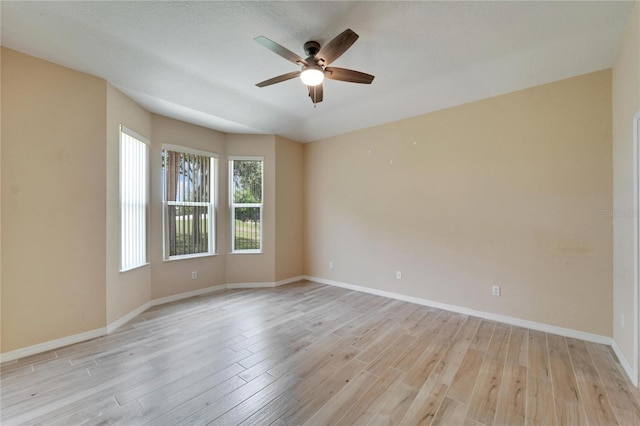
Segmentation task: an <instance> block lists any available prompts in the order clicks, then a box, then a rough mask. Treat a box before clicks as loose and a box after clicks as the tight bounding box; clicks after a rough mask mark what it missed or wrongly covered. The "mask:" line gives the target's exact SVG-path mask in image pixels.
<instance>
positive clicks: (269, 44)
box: [254, 36, 307, 65]
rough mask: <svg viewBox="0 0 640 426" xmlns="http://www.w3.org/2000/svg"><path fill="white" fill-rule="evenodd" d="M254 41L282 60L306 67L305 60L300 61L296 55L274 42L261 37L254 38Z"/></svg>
mask: <svg viewBox="0 0 640 426" xmlns="http://www.w3.org/2000/svg"><path fill="white" fill-rule="evenodd" d="M254 40H255V41H257V42H258V43H260V44H261V45H263V46H264V47H266V48H267V49H269V50H270V51H272V52H274V53H275V54H277V55H280V56H282V57H283V58H285V59H286V60H288V61H291V62H293V63H294V64H302V65H307V61H306V60H304V59H302V58H301V57H300V56H298V55H296V54H295V53H293V52H292V51H290V50H289V49H287V48H286V47H283V46H280V45H279V44H278V43H276V42H275V41H272V40H269V39H268V38H266V37H263V36H259V37H256V38H254Z"/></svg>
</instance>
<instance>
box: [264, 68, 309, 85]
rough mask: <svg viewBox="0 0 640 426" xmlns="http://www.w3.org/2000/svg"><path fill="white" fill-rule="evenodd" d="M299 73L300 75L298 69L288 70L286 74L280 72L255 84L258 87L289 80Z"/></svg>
mask: <svg viewBox="0 0 640 426" xmlns="http://www.w3.org/2000/svg"><path fill="white" fill-rule="evenodd" d="M299 75H300V71H292V72H288V73H286V74H282V75H279V76H277V77H273V78H270V79H269V80H265V81H261V82H260V83H258V84H256V86H258V87H265V86H270V85H272V84H276V83H280V82H282V81H287V80H291V79H292V78H296V77H297V76H299Z"/></svg>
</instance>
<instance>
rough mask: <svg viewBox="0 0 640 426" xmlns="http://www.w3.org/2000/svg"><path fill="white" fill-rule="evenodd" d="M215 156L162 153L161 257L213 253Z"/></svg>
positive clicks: (186, 151) (175, 149) (176, 151)
mask: <svg viewBox="0 0 640 426" xmlns="http://www.w3.org/2000/svg"><path fill="white" fill-rule="evenodd" d="M216 162H217V159H216V157H215V154H210V153H207V152H202V151H196V150H192V149H187V148H181V147H175V146H165V147H164V149H163V151H162V177H163V179H162V180H163V183H164V185H163V186H164V188H163V199H164V200H163V201H164V209H163V216H164V258H165V260H169V259H179V258H184V257H194V256H205V255H212V254H215V234H214V230H215V226H214V224H215V203H214V201H215V174H216V165H217V164H216Z"/></svg>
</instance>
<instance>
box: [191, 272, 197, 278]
mask: <svg viewBox="0 0 640 426" xmlns="http://www.w3.org/2000/svg"><path fill="white" fill-rule="evenodd" d="M196 278H198V271H192V272H191V279H192V280H195V279H196Z"/></svg>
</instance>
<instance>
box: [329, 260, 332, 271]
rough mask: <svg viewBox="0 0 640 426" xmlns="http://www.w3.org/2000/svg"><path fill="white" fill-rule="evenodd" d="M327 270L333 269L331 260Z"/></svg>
mask: <svg viewBox="0 0 640 426" xmlns="http://www.w3.org/2000/svg"><path fill="white" fill-rule="evenodd" d="M329 269H333V260H330V261H329Z"/></svg>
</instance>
